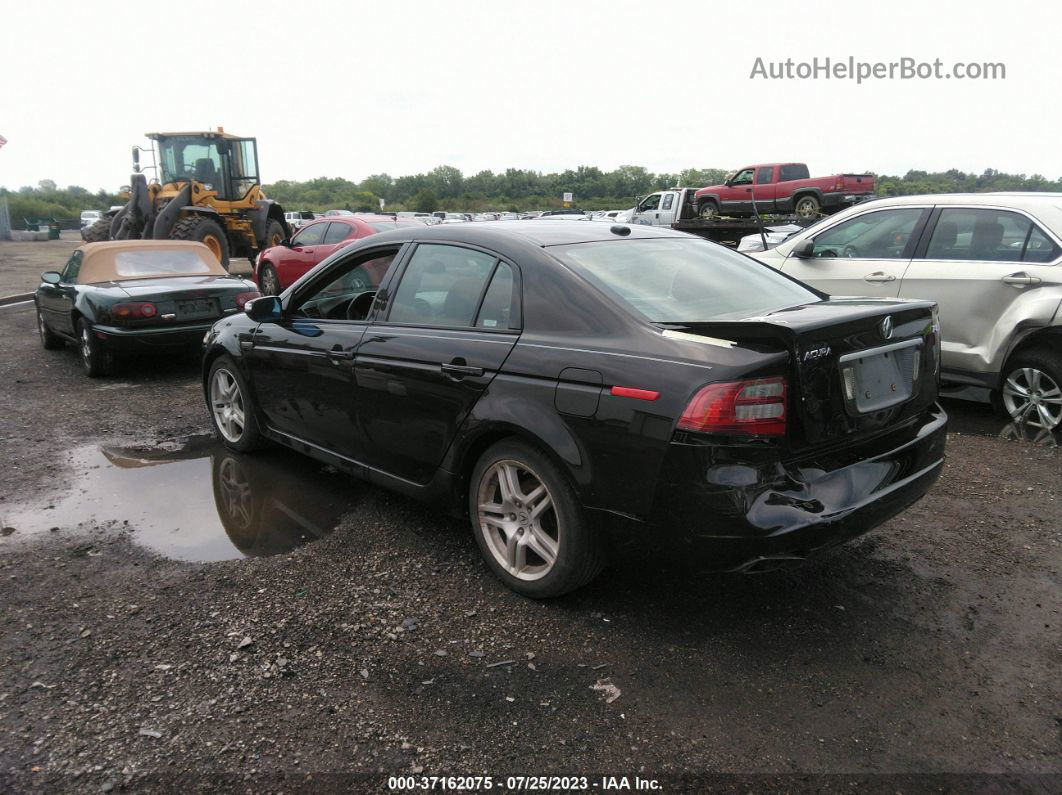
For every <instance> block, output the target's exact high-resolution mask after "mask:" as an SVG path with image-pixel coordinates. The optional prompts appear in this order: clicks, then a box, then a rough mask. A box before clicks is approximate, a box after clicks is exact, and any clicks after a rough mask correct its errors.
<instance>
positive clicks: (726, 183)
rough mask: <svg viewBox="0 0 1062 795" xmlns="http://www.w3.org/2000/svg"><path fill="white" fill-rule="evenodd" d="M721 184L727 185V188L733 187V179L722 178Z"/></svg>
mask: <svg viewBox="0 0 1062 795" xmlns="http://www.w3.org/2000/svg"><path fill="white" fill-rule="evenodd" d="M723 184H724V185H726V186H727V187H728V188H730V187H733V185H734V180H732V179H725V180H723Z"/></svg>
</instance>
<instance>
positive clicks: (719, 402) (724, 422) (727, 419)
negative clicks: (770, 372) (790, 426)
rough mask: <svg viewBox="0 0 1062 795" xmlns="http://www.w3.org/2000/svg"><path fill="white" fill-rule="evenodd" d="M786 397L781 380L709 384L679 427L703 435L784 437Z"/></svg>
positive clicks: (763, 379) (685, 412) (701, 391)
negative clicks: (702, 433) (699, 432)
mask: <svg viewBox="0 0 1062 795" xmlns="http://www.w3.org/2000/svg"><path fill="white" fill-rule="evenodd" d="M785 396H786V381H785V379H784V378H782V377H781V376H778V377H774V378H756V379H753V380H751V381H726V382H723V383H719V384H708V386H706V387H704V388H702V389H701V390H700V391H699V392H698V393H697V394H696V395H694V396H693V400H691V401H690V404H689V405H688V406H686V410H685V411H684V412H682V418H681V419H680V420H679V423H678V427H679V429H680V430H684V431H701V432H704V433H724V434H740V435H742V436H782V435H784V434H785V417H786V407H785V403H786V400H785Z"/></svg>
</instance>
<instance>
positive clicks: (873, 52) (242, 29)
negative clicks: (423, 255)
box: [0, 0, 1062, 190]
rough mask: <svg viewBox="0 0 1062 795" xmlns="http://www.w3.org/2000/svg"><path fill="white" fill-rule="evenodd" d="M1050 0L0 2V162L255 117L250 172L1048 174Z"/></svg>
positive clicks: (93, 156)
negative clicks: (767, 70) (901, 65)
mask: <svg viewBox="0 0 1062 795" xmlns="http://www.w3.org/2000/svg"><path fill="white" fill-rule="evenodd" d="M1060 27H1062V5H1059V4H1057V3H1047V2H1024V1H1019V2H1015V1H1014V0H1010V2H1006V3H1001V2H998V0H996V1H995V2H972V1H971V0H964V2H929V1H928V0H918V1H917V2H910V1H909V0H890V1H889V2H873V3H870V2H862V3H858V2H857V3H840V2H836V0H834V1H833V2H823V3H816V2H803V3H793V2H792V0H785V1H784V2H770V1H768V0H757V2H756V3H749V4H746V5H745V6H744V7H729V6H728V5H727V4H723V3H717V2H708V1H707V0H695V2H680V1H679V0H670V1H669V2H663V3H647V2H644V0H641V1H640V2H625V1H624V0H612V1H611V2H596V1H595V0H567V1H566V2H555V1H554V0H534V2H520V3H516V2H498V0H492V1H491V2H478V0H476V1H475V2H473V1H472V0H447V2H439V1H438V0H432V2H420V1H419V0H406V2H393V1H392V2H380V1H379V0H371V2H361V1H360V0H355V1H350V0H348V1H347V2H313V1H312V0H309V1H303V2H283V3H276V2H267V1H266V0H257V1H256V2H242V1H234V0H227V1H226V2H222V3H197V2H186V3H182V2H176V3H172V2H171V3H158V4H151V3H135V4H129V3H118V2H110V0H93V1H92V2H70V3H58V2H35V3H15V2H10V0H9V1H8V2H5V3H4V9H3V12H2V15H0V69H2V73H3V74H4V75H5V80H4V85H3V89H2V92H0V135H2V136H3V137H5V138H7V139H8V141H9V143H8V144H7V145H6V146H4V147H3V148H2V149H0V185H5V186H7V187H11V188H15V187H18V186H21V185H28V184H36V182H37V181H38V180H41V179H53V180H55V181H56V182H58V183H59V184H60V185H67V184H78V185H82V186H84V187H87V188H89V189H91V190H96V189H98V188H100V187H106V188H108V189H112V190H114V189H117V187H118V186H119V185H121V184H123V183H127V182H128V174H129V171H130V167H131V161H130V155H129V148H130V146H131V145H132V144H134V143H142V142H143V138H142V136H143V133H145V132H147V131H153V130H186V129H205V128H212V127H216V126H217V125H223V126H224V127H225V129H226V131H228V132H232V133H237V134H239V135H247V136H257V138H258V142H259V159H260V162H261V169H262V176H263V178H264V180H265V181H266V182H272V181H275V180H278V179H308V178H310V177H315V176H321V175H327V176H342V177H347V178H349V179H352V180H359V179H361V178H363V177H365V176H367V175H369V174H373V173H380V172H387V173H389V174H391V175H392V176H400V175H402V174H410V173H416V172H420V171H426V170H429V169H431V168H433V167H434V166H437V165H440V164H448V165H453V166H456V167H458V168H460V169H461V170H462V171H464V172H465V173H466V174H469V173H474V172H476V171H479V170H481V169H492V170H494V171H499V170H504V169H505V168H507V167H517V168H532V169H537V170H540V171H560V170H563V169H565V168H571V167H575V166H578V165H596V166H599V167H600V168H602V169H611V168H615V167H616V166H618V165H621V164H635V165H643V166H646V167H647V168H649V169H650V170H652V171H656V172H662V171H667V172H672V171H678V170H680V169H682V168H687V167H700V168H703V167H721V168H727V167H737V166H742V165H746V164H749V163H753V162H757V161H772V160H803V161H806V162H807V163H808V164H809V166H810V167H811V170H812V172H813V173H818V174H828V173H834V172H838V171H862V170H869V171H875V172H878V173H890V174H895V173H899V174H902V173H904V172H906V171H907V170H909V169H924V170H929V171H935V170H943V169H948V168H958V169H961V170H964V171H976V172H980V171H982V170H984V169H986V168H995V169H997V170H1001V171H1009V172H1019V173H1026V174H1033V173H1040V174H1043V175H1044V176H1047V177H1049V178H1052V179H1055V178H1058V177H1060V176H1062V145H1060V143H1059V131H1060V130H1062V124H1060V122H1062V102H1059V100H1058V88H1059V86H1060V85H1062V52H1060V45H1059V34H1058V32H1059V29H1060ZM816 56H817V57H819V58H820V59H824V58H826V57H830V58H833V59H834V60H835V61H836V60H843V59H847V58H848V57H849V56H852V57H854V58H855V59H856V60H861V61H896V60H899V59H900V58H903V57H905V56H906V57H911V58H914V59H917V60H919V61H932V60H933V59H935V58H940V59H941V60H942V61H943V62H944V64H945V69H949V68H950V66H951V64H952V63H954V62H956V61H962V62H978V63H980V62H1002V63H1003V64H1005V67H1006V79H1005V80H994V81H991V80H986V81H975V80H963V81H960V80H956V79H950V80H945V79H940V80H899V79H895V80H876V81H870V82H865V83H863V84H862V85H857V84H856V83H855V82H854V81H840V80H836V79H831V80H825V79H820V80H782V81H767V80H762V79H750V77H749V75H750V73H751V71H752V69H753V66H754V64H755V60H756V58H757V57H761V58H763V59H764V61H765V62H770V61H784V60H785V59H786V58H793V59H794V61H798V62H799V61H810V60H811V59H812V58H813V57H816Z"/></svg>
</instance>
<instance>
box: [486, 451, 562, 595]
mask: <svg viewBox="0 0 1062 795" xmlns="http://www.w3.org/2000/svg"><path fill="white" fill-rule="evenodd" d="M477 503H478V506H479V511H478V513H479V516H478V519H479V529H480V533H482V535H483V538H484V540H485V541H486V542H487V548H488V549H489V550H490V552H491V554H492V555H493V556H494V558H495V560H496V561H497V562H498V564H499V565H500V566H501V567H502V568H503V569H505V571H506V572H508V573H509V574H511V575H512V576H513V577H516V578H517V579H520V580H538V579H541V578H542V577H545V576H546V575H547V574H549V572H550V570H552V568H553V566H554V564H555V563H556V562H557V555H558V553H559V552H560V542H561V528H560V522H559V517H558V515H557V509H556V506H555V504H554V501H553V498H552V496H551V495H550V493H549V489H547V488H546V485H545V483H543V482H542V479H541V478H540V477H539V476H538V475H537V474H535V472H534V471H533V470H531V469H530V468H529V467H528V466H527V465H526V464H523V463H521V462H519V461H512V460H505V461H498V462H497V463H495V464H494V465H493V466H491V467H490V468H489V469H488V470H487V471H486V472H484V473H483V477H482V479H481V480H480V484H479V492H478V500H477Z"/></svg>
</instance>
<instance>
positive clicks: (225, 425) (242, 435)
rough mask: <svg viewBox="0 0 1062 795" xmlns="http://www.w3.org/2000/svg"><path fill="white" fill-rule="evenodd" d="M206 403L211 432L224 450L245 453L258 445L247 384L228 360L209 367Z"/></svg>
mask: <svg viewBox="0 0 1062 795" xmlns="http://www.w3.org/2000/svg"><path fill="white" fill-rule="evenodd" d="M207 401H208V403H209V405H210V419H211V421H212V422H213V423H214V432H215V433H216V434H217V436H218V438H219V439H220V440H221V441H222V443H223V444H224V445H225V446H226V447H229V448H231V449H233V450H239V451H240V452H247V451H249V450H254V449H256V448H258V447H260V446H261V445H262V435H261V433H260V432H259V430H258V423H257V422H256V421H255V418H254V406H253V404H252V403H251V399H250V395H249V393H248V390H247V383H246V382H245V381H244V380H243V376H242V375H240V371H239V370H238V369H237V368H236V363H235V362H233V361H232V359H230V358H229V357H228V356H221V357H219V358H218V359H217V360H215V362H214V364H212V365H211V367H210V375H209V376H207Z"/></svg>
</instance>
